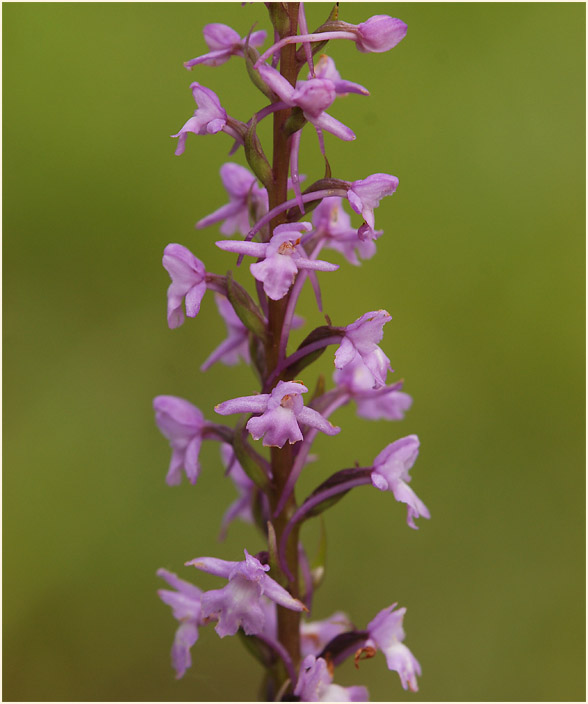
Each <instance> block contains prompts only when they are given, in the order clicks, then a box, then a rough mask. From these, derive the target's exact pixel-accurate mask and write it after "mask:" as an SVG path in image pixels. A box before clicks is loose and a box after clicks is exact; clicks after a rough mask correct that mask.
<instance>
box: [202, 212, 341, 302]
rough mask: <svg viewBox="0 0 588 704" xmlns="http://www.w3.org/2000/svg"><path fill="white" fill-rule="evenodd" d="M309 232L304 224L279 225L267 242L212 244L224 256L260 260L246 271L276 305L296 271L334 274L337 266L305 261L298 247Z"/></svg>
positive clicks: (317, 260)
mask: <svg viewBox="0 0 588 704" xmlns="http://www.w3.org/2000/svg"><path fill="white" fill-rule="evenodd" d="M311 229H312V225H311V224H310V223H308V222H301V223H292V224H286V225H279V226H278V227H276V229H275V230H274V234H273V236H272V238H271V240H270V241H269V242H243V241H236V240H220V241H219V242H217V243H216V246H217V247H220V248H221V249H223V250H224V251H225V252H235V253H236V254H247V255H249V256H250V257H258V258H260V259H263V261H261V262H257V263H256V264H251V266H250V267H249V268H250V269H251V273H252V274H253V276H254V278H256V279H257V280H258V281H261V282H262V283H263V290H264V291H265V292H266V294H267V295H268V296H269V297H270V298H271V299H272V300H273V301H279V300H280V299H281V298H284V296H285V295H286V294H287V293H288V291H289V290H290V287H291V286H292V284H293V283H294V279H295V278H296V274H297V273H298V271H299V270H300V269H312V270H314V271H336V270H337V269H338V268H339V266H338V264H330V263H329V262H323V261H320V260H319V259H309V258H308V257H307V256H306V253H305V251H304V249H303V247H302V246H301V244H300V238H301V234H302V233H303V232H308V231H309V230H311Z"/></svg>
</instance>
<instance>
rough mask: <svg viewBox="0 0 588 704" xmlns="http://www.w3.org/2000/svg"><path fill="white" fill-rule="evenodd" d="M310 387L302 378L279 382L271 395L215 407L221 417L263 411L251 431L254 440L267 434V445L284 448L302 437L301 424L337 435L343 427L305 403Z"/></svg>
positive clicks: (249, 397) (243, 398) (250, 422)
mask: <svg viewBox="0 0 588 704" xmlns="http://www.w3.org/2000/svg"><path fill="white" fill-rule="evenodd" d="M307 391H308V389H307V387H306V386H304V384H301V383H300V382H299V381H279V382H278V383H277V385H276V387H275V388H274V390H273V391H272V392H271V394H256V395H255V396H241V397H240V398H233V399H230V400H229V401H224V402H223V403H219V405H218V406H215V408H214V410H215V411H216V412H217V413H218V414H220V415H221V416H228V415H231V414H233V413H260V414H261V415H259V416H256V417H254V418H250V419H249V421H248V422H247V426H246V427H247V430H248V431H249V432H250V433H251V435H252V436H253V439H254V440H259V439H260V438H262V437H263V444H264V445H265V446H266V447H283V446H284V445H285V444H286V442H289V443H290V444H291V445H292V444H294V443H296V442H300V440H302V437H303V436H302V430H301V429H300V426H301V425H308V426H310V427H311V428H316V429H317V430H320V431H321V432H323V433H325V434H326V435H337V433H339V432H340V431H341V428H337V427H336V426H334V425H331V423H329V421H328V420H326V419H325V418H323V416H322V415H321V414H320V413H318V412H317V411H315V410H314V409H312V408H308V407H307V406H304V404H303V401H302V394H304V393H307Z"/></svg>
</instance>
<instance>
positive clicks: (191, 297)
mask: <svg viewBox="0 0 588 704" xmlns="http://www.w3.org/2000/svg"><path fill="white" fill-rule="evenodd" d="M205 293H206V282H205V281H201V282H200V283H198V284H195V285H194V286H192V288H191V289H190V290H189V291H188V293H187V294H186V298H185V299H184V301H185V305H186V315H187V316H188V318H195V317H196V316H197V315H198V313H199V312H200V303H201V302H202V298H203V297H204V294H205Z"/></svg>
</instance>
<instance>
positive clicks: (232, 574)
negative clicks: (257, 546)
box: [186, 550, 307, 638]
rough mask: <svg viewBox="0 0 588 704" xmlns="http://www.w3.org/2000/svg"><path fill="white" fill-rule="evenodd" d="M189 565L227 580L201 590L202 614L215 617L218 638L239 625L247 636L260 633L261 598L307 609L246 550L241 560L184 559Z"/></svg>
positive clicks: (234, 630)
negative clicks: (226, 582) (211, 587)
mask: <svg viewBox="0 0 588 704" xmlns="http://www.w3.org/2000/svg"><path fill="white" fill-rule="evenodd" d="M189 565H192V566H193V567H196V569H199V570H202V571H203V572H208V573H209V574H213V575H216V576H217V577H224V579H228V580H229V583H228V584H227V585H226V586H225V587H223V588H222V589H214V590H212V591H208V592H204V593H203V594H202V597H201V604H202V612H201V613H202V617H203V618H213V619H218V623H217V624H216V627H215V630H216V632H217V633H218V634H219V636H220V637H221V638H224V637H225V636H234V635H235V633H237V631H238V630H239V627H241V628H243V630H244V631H245V633H246V634H247V635H248V636H250V635H255V634H256V633H261V632H262V631H263V629H264V625H265V613H264V607H263V606H262V599H270V600H271V601H274V602H275V603H276V604H279V605H280V606H283V607H284V608H286V609H291V610H292V611H306V610H307V609H306V607H305V606H304V604H303V603H302V602H301V601H299V600H298V599H295V598H294V597H293V596H291V595H290V594H289V593H288V592H287V591H286V590H285V589H284V587H281V586H280V585H279V584H278V583H277V582H276V581H275V580H273V579H272V578H271V577H269V576H268V575H267V574H266V572H268V571H269V565H262V564H261V562H260V561H259V560H258V559H257V558H256V557H253V556H252V555H250V554H249V553H248V552H247V550H245V560H243V561H242V562H229V561H227V560H220V559H218V558H216V557H197V558H196V559H195V560H190V562H186V566H189Z"/></svg>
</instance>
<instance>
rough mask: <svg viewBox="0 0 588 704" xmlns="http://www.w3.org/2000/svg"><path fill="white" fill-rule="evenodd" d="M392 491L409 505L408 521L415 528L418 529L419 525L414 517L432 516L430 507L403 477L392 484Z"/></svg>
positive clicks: (396, 497) (395, 496)
mask: <svg viewBox="0 0 588 704" xmlns="http://www.w3.org/2000/svg"><path fill="white" fill-rule="evenodd" d="M391 488H392V493H393V494H394V498H395V499H396V501H400V502H402V503H404V504H406V505H407V509H408V515H407V518H406V522H407V523H408V525H409V526H410V527H411V528H414V530H418V526H417V525H416V524H415V522H414V519H415V518H420V517H421V516H422V517H423V518H431V514H430V513H429V509H428V508H427V507H426V506H425V504H424V503H423V502H422V501H421V500H420V499H419V497H418V496H417V495H416V494H415V493H414V491H413V490H412V489H411V487H410V486H408V484H406V483H405V482H403V481H402V480H401V479H399V480H398V481H396V482H394V484H393V485H392V487H391Z"/></svg>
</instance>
